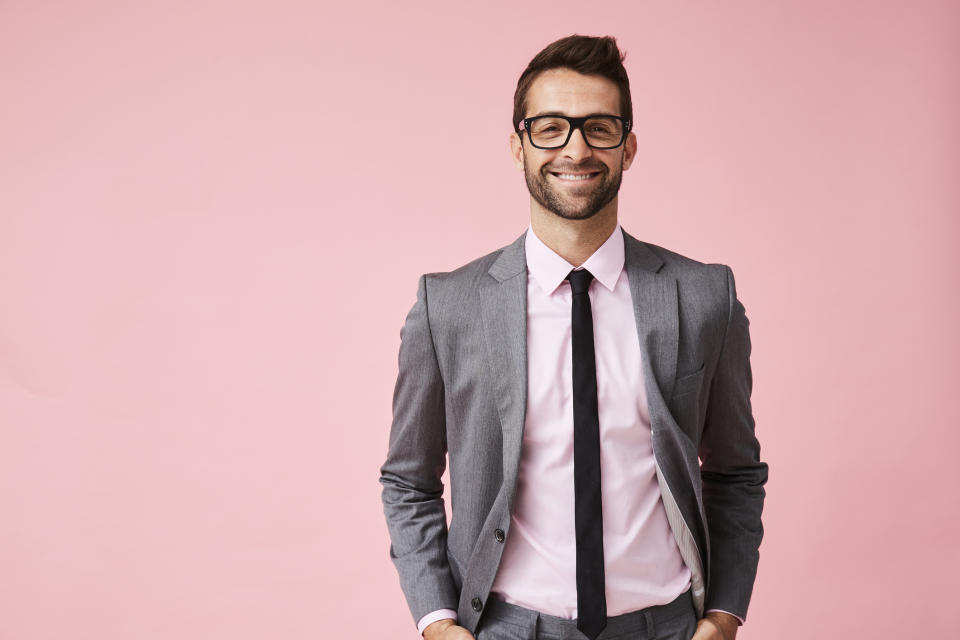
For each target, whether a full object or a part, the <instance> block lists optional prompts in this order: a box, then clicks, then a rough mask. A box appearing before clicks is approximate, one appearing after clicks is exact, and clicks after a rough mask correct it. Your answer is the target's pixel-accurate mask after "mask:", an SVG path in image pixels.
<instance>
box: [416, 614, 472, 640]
mask: <svg viewBox="0 0 960 640" xmlns="http://www.w3.org/2000/svg"><path fill="white" fill-rule="evenodd" d="M423 640H475V639H474V637H473V634H472V633H470V631H469V630H468V629H467V628H466V627H459V626H457V623H456V622H454V621H453V620H451V619H450V618H444V619H443V620H437V621H436V622H431V623H430V624H428V625H427V627H426V628H425V629H424V630H423Z"/></svg>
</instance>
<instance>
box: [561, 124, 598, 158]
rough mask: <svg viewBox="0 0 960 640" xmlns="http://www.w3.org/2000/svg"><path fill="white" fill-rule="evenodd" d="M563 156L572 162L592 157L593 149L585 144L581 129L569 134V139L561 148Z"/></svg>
mask: <svg viewBox="0 0 960 640" xmlns="http://www.w3.org/2000/svg"><path fill="white" fill-rule="evenodd" d="M563 155H565V156H566V157H568V158H570V159H571V160H573V161H574V162H577V161H579V160H582V159H583V158H589V157H590V156H592V155H593V149H592V148H591V147H590V145H588V144H587V141H586V139H585V138H584V137H583V129H582V128H577V129H574V130H573V132H572V133H571V134H570V139H569V140H568V141H567V144H566V146H565V147H564V148H563Z"/></svg>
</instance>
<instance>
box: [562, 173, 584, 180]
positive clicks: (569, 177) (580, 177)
mask: <svg viewBox="0 0 960 640" xmlns="http://www.w3.org/2000/svg"><path fill="white" fill-rule="evenodd" d="M591 175H592V174H589V173H582V174H579V175H577V174H573V173H558V174H557V177H559V178H563V179H564V180H586V179H587V178H589V177H590V176H591Z"/></svg>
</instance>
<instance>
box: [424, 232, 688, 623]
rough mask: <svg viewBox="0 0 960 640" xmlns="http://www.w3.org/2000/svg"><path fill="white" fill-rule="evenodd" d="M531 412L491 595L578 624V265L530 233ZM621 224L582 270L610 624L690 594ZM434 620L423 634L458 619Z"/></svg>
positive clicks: (446, 612) (434, 615) (438, 615)
mask: <svg viewBox="0 0 960 640" xmlns="http://www.w3.org/2000/svg"><path fill="white" fill-rule="evenodd" d="M525 248H526V259H527V274H528V279H527V359H528V360H527V385H528V387H527V412H526V421H525V423H524V432H523V447H522V450H521V458H520V470H519V475H518V478H517V496H516V501H515V503H514V509H513V513H512V515H511V520H512V521H511V523H510V529H509V534H508V536H507V539H506V541H505V543H504V544H505V547H504V550H503V556H502V558H501V560H500V567H499V569H498V571H497V575H496V577H495V579H494V582H493V586H492V587H491V592H493V593H496V594H498V596H499V597H500V598H502V599H503V600H506V601H507V602H510V603H513V604H517V605H520V606H522V607H527V608H528V609H535V610H537V611H540V612H543V613H547V614H550V615H554V616H560V617H563V618H569V619H573V618H576V617H577V580H576V541H575V538H574V499H573V496H574V491H573V373H572V371H573V368H572V367H573V360H572V349H571V326H570V311H571V305H572V298H571V291H570V283H569V282H568V281H567V280H565V278H566V275H567V274H568V273H569V272H570V270H571V269H573V266H572V265H571V264H569V263H568V262H567V261H566V260H564V259H563V258H562V257H560V256H559V255H558V254H556V253H555V252H554V251H553V250H552V249H550V248H549V247H548V246H547V245H545V244H544V243H543V241H541V240H540V238H538V237H537V235H536V234H535V233H534V232H533V228H532V227H531V228H529V229H528V230H527V235H526V241H525ZM623 265H624V239H623V232H622V230H621V228H620V225H619V224H618V225H617V227H616V229H614V231H613V233H612V234H611V235H610V237H609V238H607V240H606V242H604V243H603V245H601V246H600V248H598V249H597V250H596V251H595V252H594V253H593V255H591V256H590V257H589V258H588V259H587V260H586V262H584V263H583V265H582V266H581V267H578V268H581V269H587V270H588V271H590V273H592V274H593V276H594V280H593V282H591V284H590V289H589V295H590V304H591V307H592V310H593V331H594V342H595V351H596V358H597V363H596V364H597V396H598V397H597V399H598V404H599V412H600V446H601V453H600V477H601V483H602V484H601V493H602V500H603V505H602V506H603V550H604V570H605V573H606V598H607V615H608V616H616V615H619V614H623V613H627V612H630V611H635V610H637V609H643V608H645V607H650V606H653V605H658V604H666V603H668V602H671V601H672V600H673V599H674V598H676V597H677V596H678V595H680V594H681V593H683V592H684V591H686V590H687V588H689V586H690V575H691V574H690V570H689V569H688V568H687V566H686V564H684V562H683V558H682V557H681V555H680V550H679V548H678V547H677V543H676V540H675V538H674V537H673V533H672V532H671V530H670V524H669V522H668V521H667V515H666V511H665V510H664V507H663V503H662V502H661V499H660V486H659V484H658V483H657V478H656V471H655V466H654V458H653V447H652V442H651V437H650V415H649V412H648V409H647V397H646V391H645V387H644V381H643V367H642V366H641V352H640V342H639V338H638V335H637V325H636V320H635V316H634V311H633V300H632V297H631V295H630V285H629V282H628V280H627V272H626V270H625V269H624V268H623ZM456 615H457V614H456V611H453V610H452V609H440V610H437V611H433V612H431V613H429V614H427V615H426V616H424V617H423V618H421V619H420V621H419V622H418V624H417V628H418V630H419V631H420V632H421V633H422V632H423V630H424V629H425V628H426V627H427V625H429V624H430V623H432V622H434V621H436V620H441V619H444V618H454V619H456Z"/></svg>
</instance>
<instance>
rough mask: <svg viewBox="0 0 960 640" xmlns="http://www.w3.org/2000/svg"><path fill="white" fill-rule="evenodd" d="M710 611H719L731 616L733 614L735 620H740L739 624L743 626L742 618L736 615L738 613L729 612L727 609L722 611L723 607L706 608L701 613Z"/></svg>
mask: <svg viewBox="0 0 960 640" xmlns="http://www.w3.org/2000/svg"><path fill="white" fill-rule="evenodd" d="M711 611H719V612H720V613H727V614H730V615H731V616H733V617H734V618H736V619H737V620H739V621H740V626H743V622H744V620H743V618H741V617H740V616H738V615H737V614H735V613H730V612H729V611H724V610H723V609H707V610H706V611H704V612H703V613H704V614H707V613H710V612H711Z"/></svg>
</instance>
